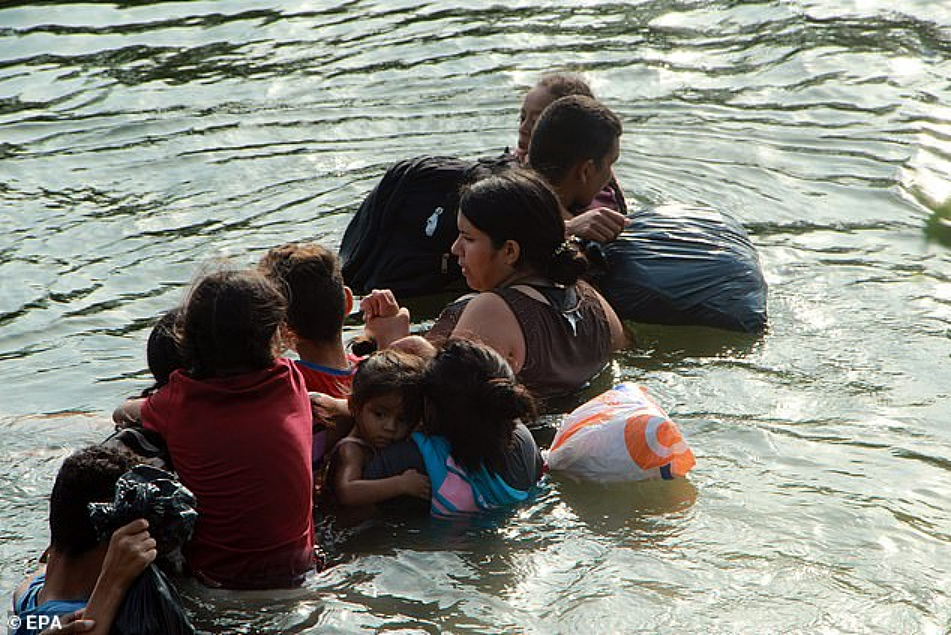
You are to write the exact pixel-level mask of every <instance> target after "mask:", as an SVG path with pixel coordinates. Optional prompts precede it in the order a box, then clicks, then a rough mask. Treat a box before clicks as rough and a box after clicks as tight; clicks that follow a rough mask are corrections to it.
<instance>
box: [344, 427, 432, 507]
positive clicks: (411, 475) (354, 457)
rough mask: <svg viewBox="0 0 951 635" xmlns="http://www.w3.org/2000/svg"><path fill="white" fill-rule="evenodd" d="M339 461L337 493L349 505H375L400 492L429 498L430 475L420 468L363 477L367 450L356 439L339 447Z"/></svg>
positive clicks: (399, 494)
mask: <svg viewBox="0 0 951 635" xmlns="http://www.w3.org/2000/svg"><path fill="white" fill-rule="evenodd" d="M338 452H339V454H338V458H339V461H340V463H339V465H338V466H337V471H336V475H335V477H334V484H333V485H334V493H335V494H336V496H337V500H339V501H340V503H341V504H343V505H347V506H352V507H356V506H360V505H375V504H377V503H382V502H383V501H385V500H389V499H391V498H396V497H397V496H415V497H417V498H423V499H425V500H429V495H430V484H429V477H428V476H426V475H424V474H420V473H419V472H417V471H416V470H406V471H405V472H403V473H402V474H400V475H398V476H391V477H389V478H381V479H379V480H366V479H364V478H363V464H364V451H363V449H362V448H360V447H359V446H357V445H356V444H355V443H345V444H344V445H342V446H340V449H339V450H338Z"/></svg>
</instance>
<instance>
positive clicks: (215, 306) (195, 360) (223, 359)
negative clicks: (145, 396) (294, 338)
mask: <svg viewBox="0 0 951 635" xmlns="http://www.w3.org/2000/svg"><path fill="white" fill-rule="evenodd" d="M286 307H287V303H286V301H285V300H284V295H283V294H282V293H281V292H280V290H278V288H277V286H276V285H275V284H274V283H273V282H271V281H270V280H268V279H267V278H266V277H265V276H264V275H262V274H260V273H257V272H254V271H231V270H224V271H218V272H215V273H212V274H209V275H207V276H205V277H203V278H202V279H200V280H199V281H198V282H197V283H196V284H195V286H194V287H193V288H192V290H191V292H190V293H189V295H188V298H187V300H186V302H185V308H184V315H183V317H182V353H183V355H184V356H185V360H186V363H187V365H188V368H189V373H190V374H191V375H192V376H193V377H195V378H199V379H200V378H205V377H221V376H226V375H233V374H238V373H243V372H250V371H253V370H262V369H265V368H268V367H269V366H271V365H272V364H273V363H274V354H275V351H274V336H275V333H276V332H277V328H278V326H280V324H281V322H282V321H283V320H284V316H285V311H286Z"/></svg>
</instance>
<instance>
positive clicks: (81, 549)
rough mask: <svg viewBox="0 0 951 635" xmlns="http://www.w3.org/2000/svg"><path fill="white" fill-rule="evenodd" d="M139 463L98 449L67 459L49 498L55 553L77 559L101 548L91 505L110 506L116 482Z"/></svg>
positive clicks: (122, 454)
mask: <svg viewBox="0 0 951 635" xmlns="http://www.w3.org/2000/svg"><path fill="white" fill-rule="evenodd" d="M137 462H138V461H137V460H136V458H135V457H134V456H133V455H132V454H131V453H129V452H126V451H123V450H119V449H116V448H109V447H104V446H99V445H94V446H90V447H87V448H84V449H82V450H78V451H76V452H74V453H73V454H71V455H70V456H69V457H67V458H66V460H65V461H64V462H63V466H62V467H61V468H60V469H59V472H58V473H57V475H56V481H55V482H54V483H53V491H52V493H51V494H50V517H49V521H50V543H51V544H52V546H53V548H54V549H56V550H57V551H58V552H60V553H62V554H64V555H66V556H68V557H77V556H81V555H82V554H84V553H86V552H88V551H90V550H91V549H93V548H95V547H96V545H98V544H99V539H98V536H97V535H96V530H95V527H93V524H92V521H91V520H90V517H89V503H106V502H111V501H112V500H113V499H114V498H115V495H116V481H118V480H119V477H120V476H122V475H123V474H125V473H126V472H127V471H129V469H131V468H132V466H134V465H135V464H136V463H137Z"/></svg>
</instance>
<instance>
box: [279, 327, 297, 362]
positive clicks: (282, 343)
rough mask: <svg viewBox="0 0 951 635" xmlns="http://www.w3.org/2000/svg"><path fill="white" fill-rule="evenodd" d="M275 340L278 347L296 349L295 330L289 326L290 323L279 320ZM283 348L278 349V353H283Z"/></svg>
mask: <svg viewBox="0 0 951 635" xmlns="http://www.w3.org/2000/svg"><path fill="white" fill-rule="evenodd" d="M277 335H278V338H277V342H276V346H277V347H278V348H280V349H285V348H289V349H291V350H297V332H296V331H294V329H293V328H291V325H290V324H288V323H287V322H286V321H285V322H281V325H280V326H278V327H277ZM283 352H284V351H283V350H280V351H278V353H277V354H278V355H280V354H281V353H283Z"/></svg>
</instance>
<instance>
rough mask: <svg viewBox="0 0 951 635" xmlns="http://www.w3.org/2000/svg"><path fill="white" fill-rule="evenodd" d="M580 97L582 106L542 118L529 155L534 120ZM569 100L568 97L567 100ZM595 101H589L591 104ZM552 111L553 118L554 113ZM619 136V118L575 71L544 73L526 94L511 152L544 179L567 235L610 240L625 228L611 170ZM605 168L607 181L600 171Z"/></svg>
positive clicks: (622, 204)
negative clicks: (562, 214)
mask: <svg viewBox="0 0 951 635" xmlns="http://www.w3.org/2000/svg"><path fill="white" fill-rule="evenodd" d="M572 96H575V97H577V96H581V97H582V98H587V99H589V100H591V101H590V102H587V101H586V100H581V101H582V103H584V104H585V106H582V107H577V106H576V107H574V108H564V107H562V108H560V109H556V111H559V112H557V113H548V115H545V116H544V119H545V123H544V124H543V125H542V133H541V136H542V138H541V140H540V143H538V144H535V145H536V148H535V152H534V155H532V154H530V149H531V147H532V143H531V142H532V138H533V136H534V135H535V131H536V124H538V123H539V121H540V120H541V119H542V118H543V113H545V111H546V110H547V109H548V107H549V106H550V105H552V104H553V103H554V102H556V101H560V100H561V99H562V98H566V97H572ZM569 101H570V100H569ZM592 104H593V105H592ZM552 115H555V116H552ZM620 136H621V123H620V120H618V118H617V117H616V116H615V115H614V113H612V112H611V111H610V110H608V109H607V108H606V107H605V106H603V105H601V104H600V103H598V102H597V101H595V100H594V94H593V93H592V91H591V87H590V86H588V84H587V82H585V81H584V79H582V78H581V77H578V76H577V75H565V74H551V75H545V76H544V77H542V78H541V80H539V82H538V83H537V84H536V85H535V87H534V88H532V89H531V90H530V91H528V93H526V95H525V98H524V100H523V101H522V109H521V112H520V114H519V127H518V145H517V147H516V149H515V151H514V152H513V154H514V155H515V158H517V159H518V160H519V162H521V163H529V164H530V165H531V167H532V168H533V169H535V170H536V171H537V172H539V173H540V174H541V175H542V176H544V177H545V178H546V180H548V182H549V184H550V185H551V186H552V188H553V189H554V190H555V191H556V193H557V194H558V197H559V199H561V203H562V205H563V206H564V207H565V210H567V211H568V212H569V214H568V216H567V217H566V218H565V225H566V227H567V229H568V233H569V234H571V235H573V236H578V237H580V238H584V239H587V240H595V241H598V242H608V241H611V240H614V239H615V238H617V236H618V234H620V233H621V230H623V229H624V226H625V224H626V219H625V216H624V214H625V213H626V212H627V204H626V202H625V200H624V194H623V192H622V191H621V187H620V185H618V182H617V179H615V178H614V174H613V173H611V166H612V165H613V163H614V161H615V160H616V158H617V155H614V159H613V160H611V159H610V157H609V156H608V155H610V153H611V141H612V140H613V139H616V138H619V137H620ZM605 164H606V167H607V172H608V173H609V174H610V176H609V179H608V180H607V182H606V184H605V185H603V186H601V187H599V188H598V189H595V190H592V186H591V184H592V183H593V184H594V185H595V186H597V184H598V183H599V182H600V181H598V179H599V178H600V171H601V170H602V168H604V167H605Z"/></svg>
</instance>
